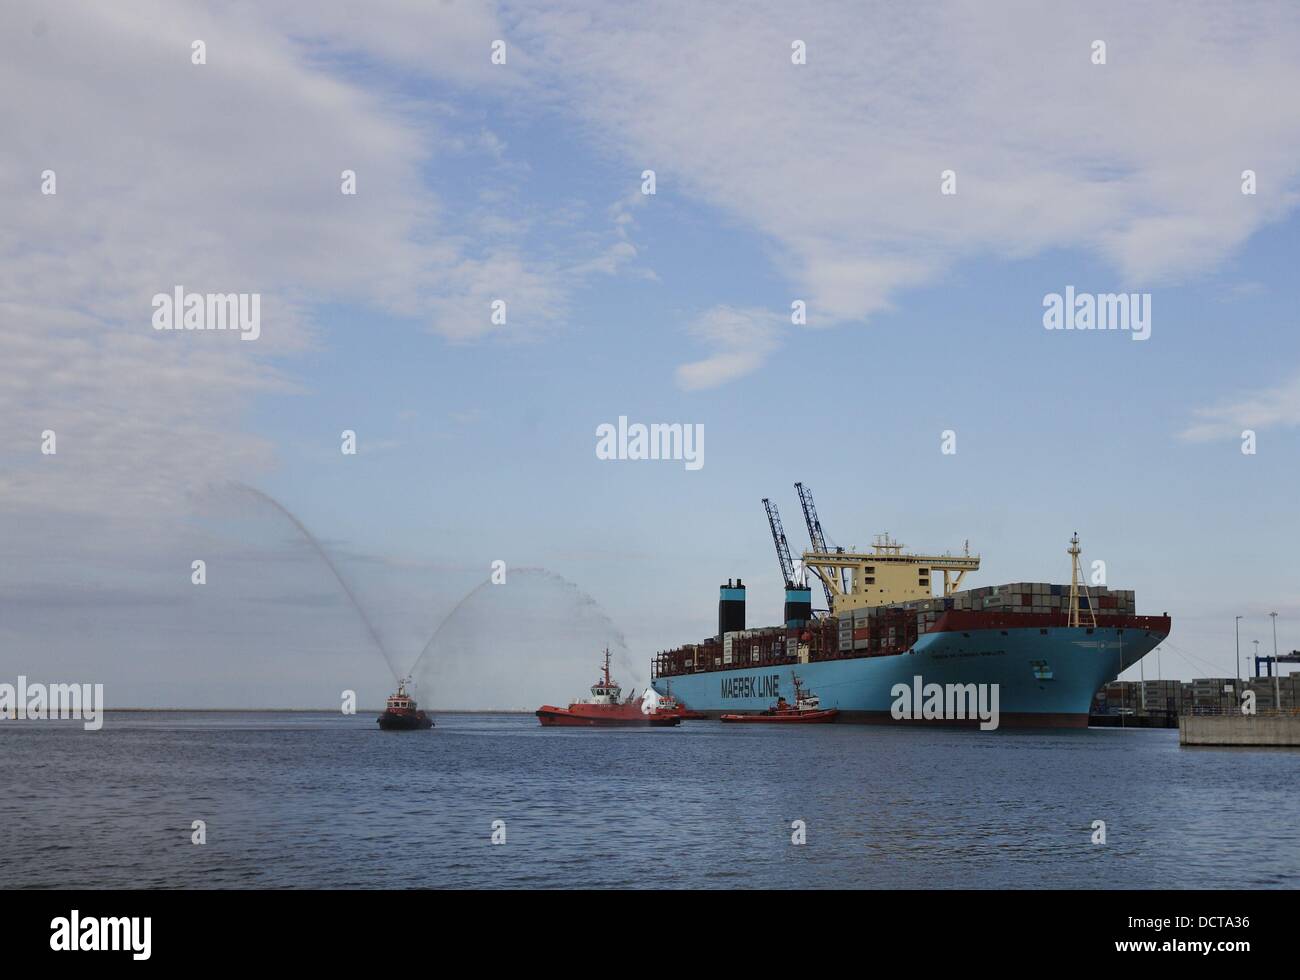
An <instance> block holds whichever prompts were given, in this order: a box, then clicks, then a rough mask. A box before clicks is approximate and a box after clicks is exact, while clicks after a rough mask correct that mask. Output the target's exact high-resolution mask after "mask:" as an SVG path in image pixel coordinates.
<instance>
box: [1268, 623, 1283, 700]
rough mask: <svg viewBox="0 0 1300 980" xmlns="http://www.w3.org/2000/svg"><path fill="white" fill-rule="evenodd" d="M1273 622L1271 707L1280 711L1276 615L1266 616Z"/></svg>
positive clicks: (1280, 673)
mask: <svg viewBox="0 0 1300 980" xmlns="http://www.w3.org/2000/svg"><path fill="white" fill-rule="evenodd" d="M1268 615H1269V618H1270V619H1272V620H1273V663H1272V667H1273V670H1272V674H1273V706H1274V707H1275V708H1277V710H1278V711H1281V710H1282V665H1281V664H1280V663H1278V662H1277V613H1275V612H1271V613H1269V614H1268Z"/></svg>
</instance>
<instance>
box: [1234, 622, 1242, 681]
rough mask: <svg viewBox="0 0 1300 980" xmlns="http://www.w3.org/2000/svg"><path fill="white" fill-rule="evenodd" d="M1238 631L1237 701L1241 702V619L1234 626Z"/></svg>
mask: <svg viewBox="0 0 1300 980" xmlns="http://www.w3.org/2000/svg"><path fill="white" fill-rule="evenodd" d="M1233 628H1234V629H1235V630H1236V631H1237V700H1238V701H1240V700H1241V617H1240V616H1238V617H1237V621H1236V622H1235V623H1234V624H1233Z"/></svg>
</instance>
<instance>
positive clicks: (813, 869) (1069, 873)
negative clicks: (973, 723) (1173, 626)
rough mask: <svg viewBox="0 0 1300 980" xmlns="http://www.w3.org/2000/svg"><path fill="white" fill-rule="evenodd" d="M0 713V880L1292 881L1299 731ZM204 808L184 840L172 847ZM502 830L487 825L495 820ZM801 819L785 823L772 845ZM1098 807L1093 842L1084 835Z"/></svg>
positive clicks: (1090, 884) (411, 883)
mask: <svg viewBox="0 0 1300 980" xmlns="http://www.w3.org/2000/svg"><path fill="white" fill-rule="evenodd" d="M437 722H438V727H437V728H435V729H434V730H432V731H426V732H390V733H385V732H380V731H379V730H378V728H377V727H376V725H375V720H374V716H373V715H358V716H355V717H352V718H345V717H343V716H340V715H337V714H325V713H321V714H305V713H265V712H258V713H205V712H183V713H182V712H158V713H145V712H132V713H113V712H110V713H109V715H108V717H107V720H106V722H105V726H104V729H103V730H102V731H100V732H95V733H90V732H84V731H83V730H82V729H81V725H80V723H79V722H33V721H26V722H14V721H8V722H5V721H0V880H3V881H4V882H5V885H6V886H7V887H24V886H27V887H31V886H36V887H57V886H69V887H218V888H256V887H280V888H285V887H288V888H295V887H324V888H346V887H364V888H404V887H514V888H555V887H601V888H610V887H627V886H644V887H694V888H736V887H752V886H762V887H776V888H780V887H832V886H834V887H855V888H894V887H939V888H947V887H975V888H1032V887H1066V888H1112V887H1130V888H1147V887H1151V888H1157V887H1159V888H1170V887H1173V888H1178V887H1209V888H1214V887H1224V888H1227V887H1233V888H1241V887H1266V888H1279V887H1287V888H1295V887H1297V886H1300V830H1298V829H1297V827H1298V826H1300V820H1298V818H1300V752H1297V751H1292V750H1286V749H1274V750H1245V749H1233V750H1218V749H1205V748H1197V749H1182V748H1179V745H1178V735H1177V732H1174V731H1113V730H1099V729H1094V730H1089V731H1078V732H1023V731H1008V732H998V733H992V734H980V733H977V732H972V731H963V730H953V731H946V730H938V729H909V730H899V729H891V728H881V727H871V726H856V725H828V726H815V727H809V728H799V729H776V728H769V727H766V726H736V727H731V726H725V725H722V724H720V723H718V722H686V723H684V724H683V725H682V726H681V727H680V728H678V729H664V730H644V731H564V730H555V729H542V728H540V727H539V726H538V724H537V722H536V720H535V719H534V718H533V717H531V716H520V715H490V714H483V715H441V716H438V718H437ZM194 820H203V821H206V824H207V843H206V844H204V845H201V846H200V845H195V844H192V843H191V841H190V837H191V833H192V831H191V823H192V821H194ZM497 820H501V821H504V822H505V834H506V842H505V843H504V844H500V845H493V844H491V843H490V838H491V834H492V824H493V822H494V821H497ZM796 820H801V821H803V822H804V825H805V826H806V835H807V843H806V844H804V845H803V846H795V845H793V844H792V843H791V835H792V833H794V831H793V830H792V829H791V825H792V823H793V822H794V821H796ZM1095 820H1104V821H1105V822H1106V836H1107V842H1106V843H1105V844H1104V845H1096V844H1093V843H1092V842H1091V838H1092V834H1093V830H1092V823H1093V821H1095Z"/></svg>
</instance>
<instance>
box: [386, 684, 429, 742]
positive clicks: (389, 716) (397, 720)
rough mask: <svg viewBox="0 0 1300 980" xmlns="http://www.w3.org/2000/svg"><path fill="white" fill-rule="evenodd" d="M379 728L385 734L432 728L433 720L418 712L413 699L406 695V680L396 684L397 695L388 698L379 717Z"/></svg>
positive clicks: (417, 706)
mask: <svg viewBox="0 0 1300 980" xmlns="http://www.w3.org/2000/svg"><path fill="white" fill-rule="evenodd" d="M379 727H380V728H382V729H383V730H384V731H386V732H403V731H412V730H414V729H418V728H432V727H433V719H432V718H430V717H429V716H428V715H426V714H425V713H424V712H423V711H421V710H419V705H417V704H416V703H415V698H413V697H411V696H410V695H409V694H407V693H406V680H405V679H403V680H400V681H398V682H397V693H396V694H393V695H391V696H390V697H389V698H388V706H387V707H386V708H385V709H384V711H383V713H382V714H381V715H380V716H379Z"/></svg>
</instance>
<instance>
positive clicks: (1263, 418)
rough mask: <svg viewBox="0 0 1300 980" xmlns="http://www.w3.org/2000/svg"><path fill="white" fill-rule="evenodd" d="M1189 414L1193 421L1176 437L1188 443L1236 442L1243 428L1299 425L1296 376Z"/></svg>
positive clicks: (1299, 390)
mask: <svg viewBox="0 0 1300 980" xmlns="http://www.w3.org/2000/svg"><path fill="white" fill-rule="evenodd" d="M1192 414H1193V415H1195V416H1196V418H1197V421H1196V422H1194V423H1193V424H1191V425H1189V426H1188V427H1187V428H1186V429H1184V430H1183V431H1182V433H1181V434H1180V435H1181V437H1182V438H1183V439H1185V440H1187V441H1188V442H1208V441H1210V440H1212V439H1239V438H1241V433H1242V430H1243V429H1254V430H1256V431H1259V430H1261V429H1267V428H1273V427H1284V428H1294V427H1295V426H1300V376H1298V377H1296V378H1293V379H1292V380H1291V381H1289V382H1286V383H1285V384H1281V385H1277V386H1276V387H1273V388H1266V389H1264V390H1263V391H1259V392H1256V393H1254V394H1248V395H1240V396H1238V397H1236V398H1230V399H1225V400H1223V401H1221V402H1219V403H1218V404H1216V405H1212V406H1208V407H1205V408H1197V409H1194V410H1193V412H1192Z"/></svg>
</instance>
